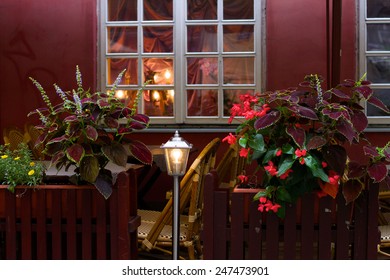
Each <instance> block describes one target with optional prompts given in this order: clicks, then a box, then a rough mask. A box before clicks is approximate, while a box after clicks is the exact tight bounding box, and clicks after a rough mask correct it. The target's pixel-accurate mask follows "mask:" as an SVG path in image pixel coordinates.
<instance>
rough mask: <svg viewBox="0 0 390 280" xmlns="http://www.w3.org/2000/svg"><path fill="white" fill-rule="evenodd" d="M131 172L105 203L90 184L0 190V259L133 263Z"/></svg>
mask: <svg viewBox="0 0 390 280" xmlns="http://www.w3.org/2000/svg"><path fill="white" fill-rule="evenodd" d="M139 225H140V218H139V216H137V188H136V175H135V171H134V170H129V171H128V172H121V173H119V174H118V177H117V181H116V184H115V185H114V186H113V193H112V195H111V196H110V197H109V199H107V200H105V199H104V197H103V196H102V195H101V194H100V193H99V192H98V191H97V190H96V188H95V187H94V186H92V185H90V186H89V185H84V186H75V185H40V186H37V187H36V188H35V189H34V188H26V187H25V186H20V187H17V189H16V193H15V194H13V193H10V192H9V191H8V190H7V189H6V186H0V259H137V228H138V226H139Z"/></svg>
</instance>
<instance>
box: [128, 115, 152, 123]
mask: <svg viewBox="0 0 390 280" xmlns="http://www.w3.org/2000/svg"><path fill="white" fill-rule="evenodd" d="M131 118H132V119H133V120H136V121H138V122H143V123H145V124H148V123H149V121H150V119H149V117H148V116H147V115H144V114H136V115H134V116H132V117H131Z"/></svg>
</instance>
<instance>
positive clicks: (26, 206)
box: [19, 190, 33, 260]
mask: <svg viewBox="0 0 390 280" xmlns="http://www.w3.org/2000/svg"><path fill="white" fill-rule="evenodd" d="M31 195H32V194H31V192H28V191H27V190H23V191H22V194H20V198H19V199H20V201H21V205H23V211H21V213H20V232H21V245H22V246H21V247H22V248H21V249H22V257H21V258H22V260H30V259H31V257H32V255H31V254H32V249H33V246H32V236H31V235H32V230H31V229H32V227H31Z"/></svg>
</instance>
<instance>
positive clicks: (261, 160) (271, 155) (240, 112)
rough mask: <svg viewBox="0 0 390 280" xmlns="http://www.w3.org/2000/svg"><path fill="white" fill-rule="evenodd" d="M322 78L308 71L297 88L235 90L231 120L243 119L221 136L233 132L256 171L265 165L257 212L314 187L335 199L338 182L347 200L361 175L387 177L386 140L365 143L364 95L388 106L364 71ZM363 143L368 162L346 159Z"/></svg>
mask: <svg viewBox="0 0 390 280" xmlns="http://www.w3.org/2000/svg"><path fill="white" fill-rule="evenodd" d="M322 82H323V81H322V79H321V77H319V76H317V75H309V76H306V77H305V80H304V82H302V83H301V84H300V85H299V86H298V87H296V88H289V89H286V90H277V91H274V92H265V93H258V94H256V95H255V96H252V95H249V94H246V95H241V96H240V100H241V103H240V104H234V105H233V107H232V109H231V118H230V120H229V122H232V121H233V119H237V120H240V121H241V122H242V123H241V124H240V125H239V126H238V128H237V131H236V135H232V134H230V135H229V136H227V137H226V138H225V139H224V141H228V142H229V143H234V142H235V141H236V140H237V138H239V139H238V143H239V146H240V148H241V150H240V155H241V156H244V157H247V160H248V162H252V161H257V163H258V171H259V170H262V171H263V175H262V176H261V177H262V187H263V188H265V189H264V190H262V191H261V192H259V193H258V194H257V195H256V196H255V199H257V200H259V202H260V204H259V210H260V211H264V210H265V211H274V212H277V213H278V215H279V216H280V217H283V216H284V211H285V205H286V203H294V202H295V201H296V200H297V198H299V197H300V196H301V195H303V194H304V193H306V192H311V191H313V190H314V191H317V193H318V195H319V196H321V195H330V196H332V197H333V198H335V197H336V195H337V193H338V192H339V188H341V189H342V193H343V195H344V197H345V199H346V202H347V203H350V202H352V201H354V200H355V199H356V198H357V197H358V196H359V194H360V193H361V191H362V190H363V189H364V188H365V186H366V184H365V183H366V182H365V180H366V179H367V178H370V179H371V180H372V182H375V183H378V182H382V181H386V182H387V183H388V184H389V176H388V172H387V168H386V163H389V162H390V154H389V152H388V151H386V149H387V148H388V147H389V145H390V143H389V144H388V145H386V146H385V147H383V148H377V147H374V146H371V145H370V143H369V142H368V140H367V139H366V138H365V136H364V130H365V128H366V127H367V125H368V120H367V117H366V115H365V114H364V109H363V107H362V106H361V105H360V104H361V103H362V102H363V101H367V102H368V103H370V104H373V105H375V106H377V107H378V108H380V109H382V110H384V111H386V112H389V110H388V108H387V107H386V106H385V105H384V104H383V103H382V102H381V101H380V100H378V99H377V98H376V97H374V96H373V91H372V89H371V88H370V87H369V84H370V83H369V82H368V81H365V80H363V78H362V79H360V80H359V81H352V80H345V81H344V82H343V83H341V84H340V85H338V86H336V87H335V88H332V89H329V90H326V91H324V90H323V89H322V88H321V84H322ZM237 117H239V118H237ZM244 129H245V130H247V131H246V132H245V133H244V134H243V135H242V136H240V137H238V135H239V134H240V132H241V131H243V130H244ZM361 142H364V143H365V146H364V147H363V152H364V155H365V156H366V158H367V162H366V165H363V164H361V163H358V162H353V161H351V160H350V155H349V151H350V152H353V153H357V152H358V148H359V146H358V144H360V143H361ZM348 144H349V146H350V147H347V146H348ZM389 185H390V184H389Z"/></svg>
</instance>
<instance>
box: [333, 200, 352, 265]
mask: <svg viewBox="0 0 390 280" xmlns="http://www.w3.org/2000/svg"><path fill="white" fill-rule="evenodd" d="M336 204H337V216H336V228H337V231H336V256H335V258H336V259H338V260H347V259H348V258H349V251H350V249H349V232H350V230H351V220H350V219H351V217H350V215H349V213H351V206H352V204H351V203H350V204H349V205H345V199H344V197H343V195H342V194H341V193H339V194H338V195H337V197H336Z"/></svg>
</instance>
